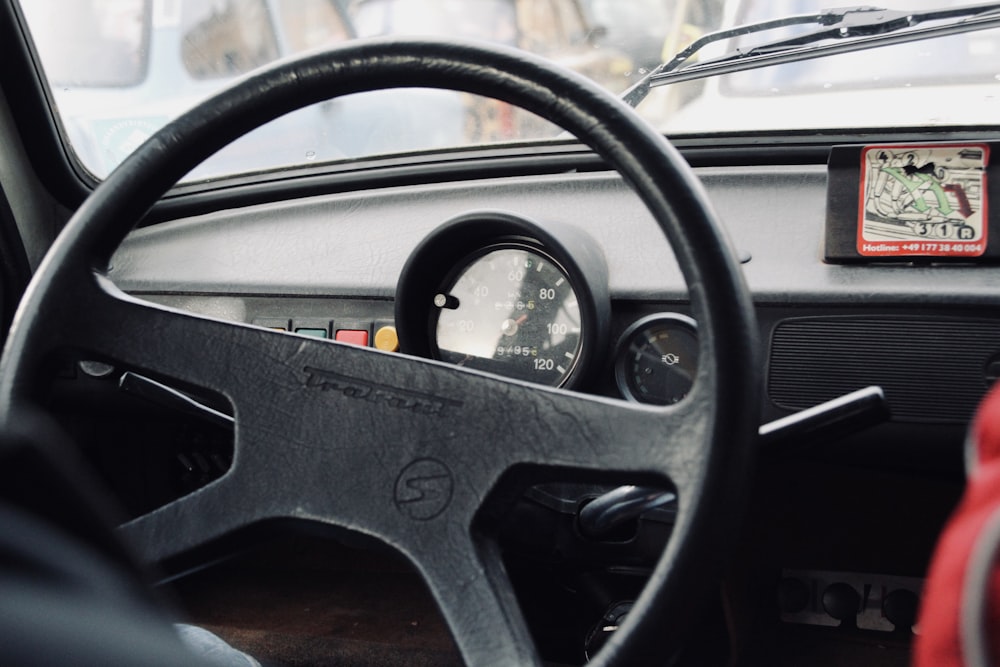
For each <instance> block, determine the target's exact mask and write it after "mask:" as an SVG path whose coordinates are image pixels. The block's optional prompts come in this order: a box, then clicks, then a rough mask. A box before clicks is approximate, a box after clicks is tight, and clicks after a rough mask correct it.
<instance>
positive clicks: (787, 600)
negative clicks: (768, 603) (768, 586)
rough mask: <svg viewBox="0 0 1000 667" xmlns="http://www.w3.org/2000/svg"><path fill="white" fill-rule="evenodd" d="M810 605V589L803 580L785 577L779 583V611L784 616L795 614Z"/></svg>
mask: <svg viewBox="0 0 1000 667" xmlns="http://www.w3.org/2000/svg"><path fill="white" fill-rule="evenodd" d="M808 604H809V587H808V586H806V585H805V582H803V581H802V580H801V579H795V578H794V577H785V578H784V579H782V580H781V581H780V582H779V583H778V609H780V610H781V613H783V614H795V613H797V612H800V611H802V610H803V609H805V608H806V606H807V605H808Z"/></svg>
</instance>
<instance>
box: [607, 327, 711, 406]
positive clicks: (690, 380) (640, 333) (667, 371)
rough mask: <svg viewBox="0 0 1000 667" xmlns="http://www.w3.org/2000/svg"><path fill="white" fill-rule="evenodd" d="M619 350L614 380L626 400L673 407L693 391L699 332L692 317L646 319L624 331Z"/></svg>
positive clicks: (696, 367) (696, 368)
mask: <svg viewBox="0 0 1000 667" xmlns="http://www.w3.org/2000/svg"><path fill="white" fill-rule="evenodd" d="M617 349H618V358H617V360H616V361H615V380H616V381H617V382H618V389H619V391H620V392H621V393H622V395H623V396H624V397H625V398H627V399H629V400H632V401H637V402H639V403H650V404H653V405H671V404H673V403H677V402H679V401H680V400H681V399H682V398H684V397H685V396H687V393H688V391H690V390H691V386H692V385H693V384H694V377H695V374H696V373H697V370H698V329H697V324H695V321H694V320H693V319H691V318H690V317H687V316H686V315H680V314H676V313H660V314H656V315H650V316H648V317H644V318H642V319H641V320H639V321H638V322H635V323H634V324H633V325H632V326H630V327H629V328H628V329H627V330H626V331H625V333H624V334H623V335H622V338H621V340H620V341H619V343H618V348H617Z"/></svg>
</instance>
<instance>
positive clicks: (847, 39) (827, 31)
mask: <svg viewBox="0 0 1000 667" xmlns="http://www.w3.org/2000/svg"><path fill="white" fill-rule="evenodd" d="M933 21H936V22H939V23H937V24H935V25H924V26H920V24H922V23H928V22H933ZM942 21H943V22H944V23H940V22H942ZM793 25H816V26H819V27H817V28H816V29H815V30H811V31H807V32H805V33H803V34H800V35H797V36H795V37H789V38H785V39H778V40H773V41H769V42H763V43H760V44H756V45H754V46H751V47H747V48H741V49H736V50H735V51H732V52H730V53H727V54H725V55H723V56H719V57H718V58H712V59H709V60H705V61H701V62H695V63H689V60H690V59H691V57H692V56H693V55H694V54H695V53H697V52H698V51H700V50H701V49H703V48H704V47H705V46H707V45H709V44H712V43H714V42H718V41H720V40H724V39H731V38H733V37H742V36H744V35H751V34H754V33H758V32H766V31H768V30H775V29H777V28H785V27H788V26H793ZM993 27H1000V3H997V2H992V3H984V4H978V5H967V6H964V7H948V8H944V9H931V10H925V11H913V12H908V11H898V10H889V9H881V8H877V7H843V8H840V9H829V10H825V11H822V12H819V13H816V14H797V15H794V16H787V17H784V18H780V19H773V20H770V21H761V22H760V23H750V24H747V25H742V26H737V27H734V28H728V29H725V30H719V31H716V32H712V33H709V34H707V35H704V36H702V37H700V38H698V39H696V40H695V41H694V42H692V43H691V44H690V46H688V47H687V48H686V49H684V50H683V51H681V52H680V53H678V54H677V55H676V56H674V57H673V58H672V59H671V60H669V61H668V62H666V63H664V64H662V65H660V66H659V67H657V68H656V69H654V70H653V71H651V72H650V73H649V74H647V75H646V76H645V77H643V79H642V80H641V81H639V82H638V83H636V84H635V85H633V86H632V87H631V88H629V89H628V90H627V91H625V92H624V93H623V94H622V99H623V100H624V101H625V102H626V103H627V104H628V105H629V106H633V107H634V106H636V105H637V104H639V102H641V101H642V100H643V99H644V98H645V97H646V95H648V94H649V91H650V89H651V88H653V87H655V86H662V85H665V84H668V83H678V82H681V81H691V80H694V79H701V78H705V77H708V76H714V75H717V74H729V73H731V72H739V71H742V70H748V69H756V68H758V67H765V66H768V65H778V64H781V63H788V62H797V61H800V60H808V59H811V58H819V57H822V56H828V55H833V54H835V53H847V52H849V51H860V50H862V49H871V48H875V47H878V46H887V45H889V44H899V43H902V42H911V41H916V40H920V39H929V38H931V37H943V36H945V35H952V34H957V33H962V32H971V31H973V30H984V29H986V28H993ZM824 42H825V43H824Z"/></svg>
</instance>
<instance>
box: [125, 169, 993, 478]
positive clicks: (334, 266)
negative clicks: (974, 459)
mask: <svg viewBox="0 0 1000 667" xmlns="http://www.w3.org/2000/svg"><path fill="white" fill-rule="evenodd" d="M696 173H697V175H698V177H699V178H700V180H701V181H702V183H703V184H704V186H705V188H706V189H707V191H708V194H709V197H710V199H711V201H712V203H713V205H714V206H715V208H716V211H717V213H718V214H719V217H720V218H721V220H722V221H723V224H724V226H725V227H726V229H727V230H728V233H729V236H730V238H731V241H732V244H733V247H734V248H735V251H736V253H737V255H738V256H739V258H740V260H741V262H742V268H743V271H744V275H745V279H746V281H747V283H748V284H749V287H750V290H751V293H752V295H753V300H754V303H755V305H756V308H757V314H758V320H759V324H760V327H761V341H763V342H764V345H765V353H766V359H767V368H766V374H765V377H766V386H767V393H766V395H765V397H764V400H763V401H762V405H761V409H762V420H763V421H768V420H771V419H775V418H777V417H780V416H782V415H785V414H788V413H790V412H793V411H796V410H801V409H804V408H807V407H810V406H812V405H815V404H816V403H820V402H822V401H824V400H829V399H832V398H835V397H837V396H839V395H841V394H844V393H847V392H849V391H853V390H854V389H859V388H861V387H864V386H868V385H872V384H875V385H880V386H882V387H883V388H884V389H885V392H886V395H887V399H888V402H889V405H890V408H891V409H892V411H893V415H894V416H893V418H892V420H891V422H890V427H889V428H893V429H896V430H897V431H899V432H901V433H904V434H906V437H907V438H910V437H913V436H914V435H916V436H917V437H918V438H919V439H920V440H927V441H928V444H927V446H928V447H930V448H931V449H932V450H934V451H936V452H940V451H942V445H941V444H940V441H941V435H942V433H958V432H959V430H958V429H957V428H956V427H958V426H959V425H964V424H965V423H967V421H968V419H969V417H970V416H971V414H972V410H973V409H974V407H975V405H976V404H977V402H978V400H979V398H980V397H981V396H982V394H983V393H984V392H985V390H986V388H987V387H988V386H989V384H990V383H991V382H992V381H993V379H995V377H996V374H997V372H998V369H1000V328H998V326H997V324H998V322H997V319H996V316H997V312H996V311H995V310H994V309H995V307H996V306H997V305H1000V293H998V292H997V290H996V285H997V284H998V279H1000V267H995V266H989V265H972V264H944V263H933V262H926V263H917V262H908V263H888V262H883V263H877V262H869V263H864V264H857V263H855V264H842V263H837V264H835V263H829V262H825V261H824V259H823V254H824V238H825V232H824V230H825V225H826V218H827V206H828V201H827V170H826V168H825V167H824V166H817V165H806V166H768V167H730V168H699V169H697V170H696ZM497 220H505V221H507V222H506V223H504V224H508V225H509V224H513V223H510V221H516V224H517V225H518V229H517V230H514V231H511V230H509V229H508V230H505V229H500V230H497V229H496V226H497V222H496V221H497ZM455 221H458V222H459V224H458V225H457V227H459V228H460V229H469V230H476V231H475V232H474V233H472V234H471V235H470V234H468V233H466V236H470V238H469V239H468V240H461V239H452V238H451V237H448V236H447V234H445V235H444V236H442V231H441V227H442V225H445V226H448V225H447V224H446V223H448V224H450V225H451V227H453V228H454V227H456V225H455V224H454V223H455ZM500 226H501V227H503V225H500ZM554 230H558V231H554ZM515 232H516V233H515ZM450 233H451V234H453V235H454V232H450ZM565 236H569V237H571V240H570V241H563V240H560V239H562V238H563V237H565ZM514 237H519V238H521V239H522V241H523V240H524V239H527V242H528V243H529V244H530V247H529V248H528V250H529V251H530V252H531V253H543V254H547V255H548V256H551V255H552V254H553V253H554V254H555V255H556V256H557V261H555V262H554V263H553V266H555V267H562V268H555V269H553V270H552V271H553V272H552V273H551V274H549V275H545V274H543V273H537V274H536V276H540V277H539V278H538V282H537V283H530V284H529V283H525V284H524V285H518V286H517V290H523V291H524V293H525V294H527V293H528V292H529V291H530V292H531V294H532V295H533V294H534V293H535V292H537V291H538V290H539V289H542V290H546V289H557V288H556V287H554V286H555V285H556V284H557V283H560V284H561V281H562V280H563V279H565V278H569V276H568V275H567V274H566V271H569V273H570V274H572V280H569V284H570V285H572V287H573V289H575V290H576V291H577V292H580V293H581V294H586V295H587V296H586V298H585V299H584V304H585V305H584V308H583V311H584V316H585V320H586V322H585V323H584V330H585V331H586V332H587V336H586V337H588V338H589V340H587V344H586V345H582V344H581V341H580V340H578V339H574V340H573V341H570V347H571V348H572V349H571V350H569V351H565V350H564V351H563V352H561V353H560V354H564V353H568V354H570V355H574V356H575V355H577V354H579V355H580V356H581V359H580V360H579V363H578V364H575V363H574V364H573V365H572V369H573V372H568V371H566V369H563V371H554V370H553V369H551V368H550V369H549V371H548V374H546V372H545V371H544V370H542V369H540V370H539V371H538V372H537V375H536V373H535V371H534V368H533V367H532V369H531V370H530V371H527V372H526V375H525V377H526V378H527V379H531V378H532V376H535V378H536V381H538V382H540V383H546V384H556V385H559V384H564V383H567V382H568V383H569V386H571V387H572V388H574V389H576V390H580V391H585V392H590V393H596V394H603V395H608V396H617V397H624V398H629V399H637V398H638V400H644V399H643V398H642V396H643V390H642V387H641V382H640V384H639V385H637V384H636V381H635V377H636V372H640V373H641V372H642V371H643V370H644V369H638V368H635V367H633V366H632V365H630V362H628V359H629V358H630V357H629V355H630V354H631V355H632V358H633V359H634V355H635V352H636V349H637V348H636V344H637V340H638V341H639V343H640V347H642V346H643V343H642V341H646V343H645V345H646V347H647V348H648V349H646V352H647V353H649V352H655V350H654V349H653V348H654V347H655V343H652V342H649V341H653V340H655V339H656V336H657V332H658V331H660V330H674V329H676V330H677V334H676V335H675V336H674V338H675V339H676V341H677V343H676V344H677V345H678V346H681V347H683V346H684V345H688V347H690V345H689V343H687V342H686V341H687V340H688V339H690V337H692V336H694V335H696V323H694V322H693V321H691V320H689V319H688V317H687V315H688V312H687V308H686V287H685V284H684V281H683V277H682V276H681V273H680V271H679V269H678V267H677V265H676V262H675V260H674V259H673V255H672V253H671V251H670V248H669V246H668V244H667V242H666V241H665V239H664V238H663V236H662V234H661V232H660V231H659V229H658V228H657V227H656V225H655V223H654V222H653V220H652V219H651V217H650V216H649V214H648V213H647V212H646V210H645V208H644V207H643V206H642V203H641V202H640V201H639V200H638V198H637V197H636V196H634V194H633V193H632V191H631V190H630V189H629V188H628V187H627V186H626V185H625V184H623V182H622V181H621V179H619V178H618V177H617V176H615V175H609V174H606V173H600V172H597V173H579V174H577V173H567V174H559V175H542V176H522V177H513V178H507V179H488V180H481V181H474V182H461V183H451V184H432V185H424V186H419V187H416V186H413V187H400V188H392V187H390V188H385V189H381V190H373V191H367V192H363V193H348V194H331V195H326V196H322V195H321V196H314V197H310V198H306V199H301V200H292V201H282V202H275V203H269V204H264V205H252V206H247V207H244V208H239V209H232V210H222V211H218V212H212V213H207V214H203V215H198V216H195V217H191V218H186V219H183V220H176V221H171V222H168V223H160V224H157V225H154V226H149V227H145V228H141V229H139V230H137V231H135V232H134V233H133V234H132V235H131V236H130V237H129V238H128V239H127V240H126V242H125V243H124V244H123V245H122V246H121V248H120V249H119V251H118V252H117V254H116V255H115V257H114V259H113V262H112V270H111V273H110V275H111V278H112V279H113V280H114V282H115V283H116V284H118V285H119V287H121V288H122V289H124V290H126V291H128V292H130V293H132V294H134V295H137V296H141V297H143V298H146V299H149V300H151V301H155V302H159V303H162V304H164V305H168V306H174V307H178V308H181V309H188V310H191V311H193V312H197V313H201V314H204V315H209V316H212V317H217V318H221V319H226V320H233V321H240V322H246V323H251V324H257V325H261V326H268V327H277V328H285V329H287V330H290V331H293V332H294V331H298V332H299V333H300V334H303V333H304V334H307V335H309V334H312V335H321V336H324V337H330V338H338V337H339V338H340V339H342V340H344V339H348V340H354V341H356V342H357V341H359V340H360V342H361V343H362V344H366V345H373V346H374V345H376V344H378V345H382V346H385V347H384V349H396V345H397V344H396V340H398V341H399V344H400V345H401V346H402V349H403V351H404V352H411V353H416V354H420V355H421V356H431V357H435V356H436V357H439V358H440V357H441V354H440V350H439V349H438V348H437V346H436V342H437V338H436V337H437V335H438V333H437V332H436V330H435V326H436V324H437V317H438V312H439V311H441V312H445V313H446V314H453V313H455V312H459V313H462V312H467V311H462V310H461V309H459V310H450V309H448V308H440V309H438V308H437V307H435V306H434V305H433V301H434V298H435V297H436V296H438V295H439V294H440V296H441V298H444V296H445V295H444V294H442V293H441V292H442V290H443V291H445V292H447V291H448V290H445V289H444V287H445V286H447V287H452V286H454V285H455V283H456V282H461V280H459V279H460V278H463V273H469V272H470V269H474V268H475V267H476V266H480V265H481V262H478V261H477V260H475V259H470V257H472V258H474V257H480V258H481V256H482V254H483V253H485V252H487V250H488V249H489V248H494V247H496V246H497V244H498V243H499V244H500V245H501V246H503V239H504V238H507V239H508V240H509V239H511V238H514ZM522 241H518V242H519V243H520V242H522ZM508 245H509V244H508ZM522 250H523V248H522ZM512 252H513V251H512ZM477 253H479V255H477ZM520 259H523V258H520ZM504 273H505V276H506V273H507V272H506V271H505V272H504ZM505 276H502V278H504V280H503V281H502V282H504V283H507V280H506V277H505ZM464 279H465V280H466V281H468V279H469V277H468V276H465V277H464ZM486 282H488V278H484V277H482V276H480V277H478V278H475V279H474V280H473V281H472V282H471V283H469V285H472V286H471V287H467V289H469V290H475V289H477V287H476V286H477V285H478V289H483V288H484V287H485V286H486ZM549 285H551V286H549ZM540 286H541V287H540ZM397 290H398V291H397ZM515 291H516V290H515ZM517 294H518V295H521V292H520V291H518V292H517ZM400 295H401V297H402V298H399V296H400ZM510 295H511V294H510V292H508V293H506V294H505V295H504V300H507V301H509V300H510V299H507V298H506V297H508V296H510ZM543 295H544V293H543ZM553 295H554V293H553ZM529 296H530V295H529ZM469 297H470V299H471V297H472V293H471V291H470V292H469ZM449 298H450V297H449ZM560 298H562V297H560ZM463 300H464V299H463ZM518 300H519V299H516V298H515V299H514V302H517V301H518ZM527 300H530V299H527V297H525V299H524V300H522V301H524V303H522V307H524V308H526V302H527ZM485 301H489V302H490V306H489V308H490V309H494V306H499V305H500V304H498V303H496V300H495V299H493V300H491V299H489V298H488V297H487V298H486V299H485ZM464 303H465V304H466V305H467V307H468V304H469V303H470V301H464ZM514 307H515V309H516V303H515V304H514ZM525 312H527V311H525ZM532 312H535V311H532ZM401 313H403V314H404V315H403V317H404V320H405V321H402V322H397V319H399V317H400V314H401ZM501 315H502V316H498V317H497V318H496V321H495V322H491V323H490V324H489V326H491V327H494V328H496V329H497V331H499V329H500V328H502V327H503V326H505V325H504V322H506V323H507V324H506V326H508V330H509V328H510V326H511V325H512V324H513V322H515V321H516V319H517V317H511V318H508V317H506V311H504V313H501ZM571 315H572V317H570V318H569V319H565V318H566V317H568V316H567V315H566V313H563V315H560V316H559V317H563V318H564V320H565V321H562V320H561V321H559V322H556V321H555V320H552V321H548V320H545V319H544V318H542V319H539V318H538V317H535V318H534V320H536V321H540V322H543V323H547V325H548V326H549V327H550V329H551V328H552V327H556V329H559V327H565V326H566V325H567V322H570V320H574V321H575V322H576V324H572V323H570V326H573V327H576V326H579V322H580V313H579V311H575V312H574V313H572V314H571ZM553 317H556V316H555V315H553ZM458 319H461V320H463V322H464V320H467V319H469V318H464V317H460V318H458ZM470 324H471V323H470ZM467 325H468V324H466V323H463V325H462V326H467ZM449 326H452V327H457V326H458V324H455V323H452V324H451V325H449ZM481 326H485V325H481ZM539 326H541V325H539ZM393 329H397V330H398V331H397V332H395V333H397V335H396V336H392V333H394V332H393ZM352 332H360V333H352ZM508 333H509V331H508ZM442 335H443V334H442ZM523 335H524V331H523V330H522V331H519V333H518V336H515V337H513V338H510V337H509V336H507V335H504V336H503V338H504V340H509V341H511V342H513V341H515V340H516V341H518V343H519V342H520V341H521V340H522V339H523ZM357 336H361V338H360V339H359V338H357ZM351 337H354V338H351ZM535 338H538V336H535ZM501 342H502V341H501ZM546 344H547V343H546ZM531 345H534V346H535V349H534V352H533V353H532V352H531V351H530V350H531V349H532V348H531ZM509 347H511V350H510V351H511V352H513V346H509ZM518 347H519V348H520V347H521V346H520V345H518ZM523 347H524V348H525V352H524V354H525V355H529V356H528V357H526V358H530V359H532V361H531V364H535V363H536V362H535V361H534V360H537V359H539V357H538V356H537V355H538V343H537V341H535V342H533V343H531V344H530V345H529V344H525V345H524V346H523ZM630 349H631V352H630ZM518 352H521V350H520V349H518ZM677 352H679V348H678V351H677ZM449 354H450V353H449ZM532 354H534V356H530V355H532ZM674 354H675V351H672V350H670V349H664V350H662V351H660V352H659V355H658V356H661V357H667V356H668V355H674ZM684 356H685V358H687V354H685V355H684ZM445 358H446V359H447V358H448V357H445ZM450 358H451V359H452V360H455V355H454V354H451V357H450ZM669 358H670V359H671V360H673V357H672V356H671V357H669ZM569 361H572V360H569ZM692 363H696V360H695V361H694V362H692ZM663 364H666V362H663ZM555 365H559V364H555ZM542 366H543V368H544V362H543V363H542ZM682 366H683V364H677V370H678V371H680V370H681V368H682ZM624 367H627V370H625V371H623V368H624ZM645 370H648V369H645ZM577 371H579V372H577ZM497 372H501V373H507V372H508V371H505V370H503V369H502V368H501V369H499V370H498V371H497ZM682 393H683V392H681V394H682ZM681 394H678V395H677V396H679V395H681ZM677 396H674V398H677ZM671 400H673V399H671ZM650 402H656V400H655V399H651V401H650ZM915 424H919V425H922V426H921V427H920V428H917V429H909V428H908V427H910V426H912V425H915ZM949 440H950V441H951V444H949V445H948V446H947V447H945V451H946V450H947V448H948V447H954V442H955V441H954V437H953V438H949ZM920 456H921V454H920V453H919V452H918V453H916V454H914V456H913V457H912V460H919V459H920Z"/></svg>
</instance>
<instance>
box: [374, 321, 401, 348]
mask: <svg viewBox="0 0 1000 667" xmlns="http://www.w3.org/2000/svg"><path fill="white" fill-rule="evenodd" d="M375 347H376V348H378V349H380V350H385V351H386V352H395V351H397V350H398V349H399V336H397V335H396V327H393V326H384V327H382V328H380V329H379V330H378V331H376V332H375Z"/></svg>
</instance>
